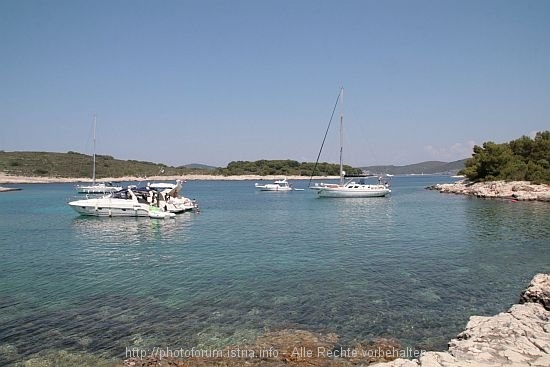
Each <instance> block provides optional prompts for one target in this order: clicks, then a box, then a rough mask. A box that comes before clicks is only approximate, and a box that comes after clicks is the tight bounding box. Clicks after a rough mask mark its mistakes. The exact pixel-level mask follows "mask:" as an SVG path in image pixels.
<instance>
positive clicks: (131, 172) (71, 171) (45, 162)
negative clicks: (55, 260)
mask: <svg viewBox="0 0 550 367" xmlns="http://www.w3.org/2000/svg"><path fill="white" fill-rule="evenodd" d="M92 162H93V159H92V156H90V155H86V154H81V153H77V152H68V153H52V152H4V151H0V172H3V173H6V174H10V175H19V176H31V177H32V176H42V177H77V178H79V177H90V178H91V177H92V167H93V163H92ZM197 173H205V174H211V173H212V171H211V170H204V169H199V168H188V167H178V168H176V167H171V166H167V165H165V164H162V163H153V162H144V161H136V160H127V161H126V160H120V159H115V158H113V157H111V156H108V155H96V177H97V178H105V177H123V176H158V175H163V174H164V175H170V176H178V175H183V174H197Z"/></svg>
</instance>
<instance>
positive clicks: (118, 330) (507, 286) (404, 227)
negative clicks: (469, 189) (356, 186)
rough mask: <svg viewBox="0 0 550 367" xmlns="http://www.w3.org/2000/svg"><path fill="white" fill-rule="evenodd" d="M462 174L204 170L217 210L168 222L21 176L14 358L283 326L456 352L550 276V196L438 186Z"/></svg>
mask: <svg viewBox="0 0 550 367" xmlns="http://www.w3.org/2000/svg"><path fill="white" fill-rule="evenodd" d="M448 180H449V179H448V178H445V177H430V176H416V177H394V179H393V189H394V193H393V194H392V196H391V197H390V198H380V199H377V198H373V199H317V198H315V196H314V193H313V192H310V191H308V190H306V191H303V192H291V193H265V192H264V193H262V192H256V191H255V190H254V187H253V185H254V182H250V181H249V182H230V181H226V182H217V181H214V182H208V181H194V182H189V183H187V184H186V186H185V187H184V191H185V194H186V195H187V196H189V197H192V198H196V199H197V200H198V201H199V203H200V205H201V209H202V210H201V212H200V213H185V214H182V215H180V216H178V217H177V219H176V220H166V221H159V220H151V219H148V218H86V217H80V216H78V215H77V214H76V213H75V212H73V211H72V210H71V209H70V208H69V207H68V206H67V205H66V204H65V203H66V201H67V200H68V199H69V198H70V197H71V195H72V185H69V184H48V185H10V186H19V187H23V188H24V190H23V191H20V192H10V193H2V194H0V253H1V256H2V257H1V260H0V365H5V364H15V363H16V362H20V361H24V360H28V359H30V358H33V357H36V356H37V355H41V356H51V355H55V353H56V352H59V351H61V350H68V351H80V352H85V353H86V354H87V355H89V356H93V358H99V359H101V360H112V359H119V360H120V359H123V358H124V357H125V348H126V347H139V348H152V347H154V346H160V347H167V346H170V347H177V348H180V347H181V348H185V347H189V348H190V347H201V348H218V347H222V346H226V345H238V344H244V343H247V342H250V341H251V340H253V338H254V337H256V336H257V335H260V334H261V333H263V332H265V331H266V330H278V329H281V328H299V329H304V330H311V331H319V332H335V333H337V334H338V335H340V337H341V339H342V341H343V343H346V342H353V341H366V340H371V339H372V338H375V337H393V338H396V339H398V340H399V341H400V342H401V343H402V344H403V345H407V346H413V347H422V348H424V349H427V348H431V349H444V348H445V347H446V344H447V341H448V340H449V339H450V338H452V337H453V336H455V335H456V334H457V333H458V332H459V331H460V330H461V329H462V328H463V327H464V325H465V324H466V322H467V320H468V318H469V316H471V315H490V314H494V313H498V312H501V311H504V310H506V309H507V308H508V307H509V306H510V305H511V304H512V303H515V302H516V301H517V299H518V296H519V293H520V291H521V290H522V289H523V288H524V287H525V286H526V285H527V283H528V282H529V280H530V279H531V278H532V276H533V275H534V274H536V273H537V272H550V205H549V204H548V203H512V202H510V201H488V200H479V199H472V198H467V197H461V196H453V195H443V194H439V193H438V192H434V191H428V190H424V187H426V186H428V185H431V184H433V183H436V182H445V181H448ZM294 184H295V186H296V187H305V186H306V185H307V181H294ZM90 363H91V362H90Z"/></svg>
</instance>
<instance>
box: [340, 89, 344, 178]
mask: <svg viewBox="0 0 550 367" xmlns="http://www.w3.org/2000/svg"><path fill="white" fill-rule="evenodd" d="M340 99H341V104H342V107H341V108H340V185H344V160H343V154H344V88H342V89H340Z"/></svg>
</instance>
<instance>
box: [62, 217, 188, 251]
mask: <svg viewBox="0 0 550 367" xmlns="http://www.w3.org/2000/svg"><path fill="white" fill-rule="evenodd" d="M193 219H194V214H193V213H184V214H181V215H178V216H176V218H175V219H162V220H161V219H150V218H116V217H115V218H103V217H101V218H99V217H85V216H80V217H76V218H75V219H73V229H74V232H75V234H77V235H78V236H79V238H80V239H81V240H82V239H84V240H88V241H90V242H102V243H104V242H114V243H121V244H139V243H145V242H147V241H150V240H163V241H166V240H168V241H170V240H171V239H175V238H178V240H180V239H181V236H182V234H185V232H186V231H187V230H188V229H189V228H190V226H191V225H192V222H193Z"/></svg>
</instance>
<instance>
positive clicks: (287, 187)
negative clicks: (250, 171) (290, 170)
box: [254, 178, 293, 191]
mask: <svg viewBox="0 0 550 367" xmlns="http://www.w3.org/2000/svg"><path fill="white" fill-rule="evenodd" d="M254 186H255V187H256V188H257V189H260V190H261V191H292V190H293V188H292V185H291V184H289V183H288V181H287V180H286V178H284V179H282V180H277V181H275V182H273V183H268V184H265V185H260V184H258V183H255V184H254Z"/></svg>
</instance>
